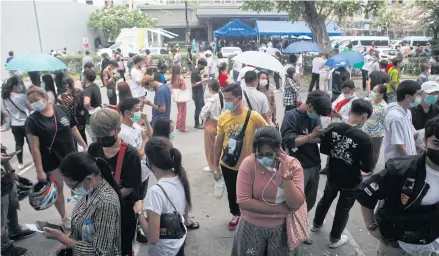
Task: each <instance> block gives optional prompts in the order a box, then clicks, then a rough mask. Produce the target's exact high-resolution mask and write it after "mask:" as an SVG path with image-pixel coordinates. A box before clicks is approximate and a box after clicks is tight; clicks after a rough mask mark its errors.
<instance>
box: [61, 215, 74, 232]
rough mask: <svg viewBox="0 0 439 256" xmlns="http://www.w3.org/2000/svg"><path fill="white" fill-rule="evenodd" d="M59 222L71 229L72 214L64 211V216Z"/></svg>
mask: <svg viewBox="0 0 439 256" xmlns="http://www.w3.org/2000/svg"><path fill="white" fill-rule="evenodd" d="M61 223H62V225H63V226H64V227H65V228H66V229H72V216H70V214H68V213H66V215H65V216H64V218H62V219H61Z"/></svg>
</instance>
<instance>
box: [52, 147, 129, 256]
mask: <svg viewBox="0 0 439 256" xmlns="http://www.w3.org/2000/svg"><path fill="white" fill-rule="evenodd" d="M59 170H60V171H61V174H62V178H63V179H64V182H65V183H66V185H67V187H69V188H70V189H71V190H72V192H73V194H75V195H76V196H77V197H78V198H79V199H78V202H77V203H76V205H75V207H74V208H73V211H72V230H71V232H70V235H66V234H64V233H63V232H61V231H59V230H56V229H51V228H47V227H46V228H43V230H44V233H43V234H44V236H45V237H46V238H49V239H54V240H58V241H59V242H60V243H61V245H60V246H58V248H57V251H59V250H61V249H65V250H71V251H72V253H73V255H90V256H91V255H121V199H122V196H121V194H120V190H119V187H118V186H117V184H116V182H115V181H114V179H113V177H112V176H111V169H110V166H108V164H107V163H106V162H105V160H104V159H102V158H94V157H93V156H92V155H90V154H88V153H83V152H76V153H72V154H70V155H68V156H67V157H66V158H65V159H64V160H63V162H62V163H61V165H60V167H59ZM88 221H91V223H92V224H93V227H94V234H93V237H90V238H88V237H86V236H85V235H84V233H83V232H84V231H83V230H82V228H83V225H84V224H85V223H86V222H88ZM87 239H89V240H87Z"/></svg>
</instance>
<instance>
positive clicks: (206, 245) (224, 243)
mask: <svg viewBox="0 0 439 256" xmlns="http://www.w3.org/2000/svg"><path fill="white" fill-rule="evenodd" d="M302 85H305V81H303V82H302ZM356 86H357V95H358V96H359V97H363V96H364V92H363V91H362V90H361V89H359V88H360V87H361V85H360V81H356ZM307 89H308V88H307V85H306V86H302V89H301V91H303V92H301V98H302V100H305V99H306V94H307V93H306V91H307ZM105 95H106V93H105V89H102V96H103V100H104V101H107V99H106V97H105ZM148 98H149V99H153V93H152V92H149V94H148ZM281 99H282V95H281V93H276V100H277V107H278V111H277V116H278V120H279V121H281V120H282V118H283V106H282V101H281ZM194 108H195V107H194V103H193V102H192V101H191V102H188V111H187V113H188V114H187V127H188V128H189V129H190V131H189V132H187V133H181V132H178V131H177V136H176V138H175V140H174V146H175V147H176V148H178V149H179V150H180V151H181V152H182V154H183V162H184V163H183V164H184V167H185V169H186V171H187V173H188V178H189V181H190V184H191V190H192V201H193V210H192V212H190V214H189V216H190V217H193V220H196V221H198V222H199V223H200V226H201V227H200V229H199V230H191V231H189V233H188V235H187V241H186V248H185V252H186V255H188V256H226V255H230V252H231V248H232V244H233V236H234V232H231V231H229V230H228V229H227V223H228V222H229V221H230V219H231V215H230V213H229V208H228V204H227V196H224V197H223V198H222V199H221V200H217V199H215V197H214V194H213V192H214V180H213V178H212V174H211V173H206V172H204V171H203V168H204V167H205V166H206V165H207V162H206V160H205V154H204V144H203V131H202V130H196V129H194V128H192V127H193V125H194V121H193V117H192V116H193V113H194ZM145 110H146V112H147V113H149V114H150V113H151V110H150V109H145ZM176 115H177V108H176V104H175V103H173V104H172V111H171V118H173V119H176ZM329 122H330V120H329V118H323V123H324V126H327V125H328V124H329ZM2 143H3V144H4V145H5V146H6V147H7V148H8V150H9V152H11V151H13V150H14V148H15V146H14V145H15V144H14V139H13V136H12V133H11V132H10V131H8V132H4V133H2ZM12 161H13V162H12V164H13V166H14V167H15V166H16V164H17V162H16V158H14V159H13V160H12ZM24 161H25V163H26V164H27V165H30V166H29V167H28V168H26V169H25V170H23V171H18V173H20V174H22V175H23V176H24V177H26V178H29V179H31V180H34V181H35V180H36V173H35V169H34V168H33V166H32V165H31V164H32V157H31V155H30V153H29V150H28V147H27V146H25V147H24ZM325 163H326V157H325V156H323V155H322V165H324V164H325ZM383 166H384V163H383V156H382V152H381V157H380V160H379V163H378V165H377V169H378V170H380V169H381V168H382V167H383ZM153 179H154V178H153ZM325 182H326V176H323V175H321V176H320V184H319V194H318V200H319V199H320V197H321V196H322V193H323V189H324V186H325ZM154 183H155V180H152V181H151V182H150V185H151V184H154ZM64 188H65V187H64ZM64 193H65V195H66V197H68V196H69V195H70V191H69V190H68V189H67V188H65V191H64ZM335 205H336V201H334V203H333V206H332V207H331V209H330V211H329V213H328V216H327V218H326V220H327V222H326V225H325V226H324V227H323V228H322V229H321V231H320V232H319V233H311V237H312V239H313V241H314V244H313V245H302V246H301V247H300V250H301V252H300V255H304V256H305V255H306V256H308V255H309V256H312V255H314V256H316V255H327V256H329V255H334V256H335V255H339V256H352V255H357V256H365V255H376V246H377V241H376V239H374V238H373V237H372V236H370V235H369V234H368V232H367V230H366V228H365V226H364V223H363V219H362V215H361V211H360V206H359V204H358V203H355V205H354V207H353V208H352V210H351V214H350V218H349V221H348V223H347V227H346V229H345V231H344V234H346V235H348V237H349V242H348V243H347V244H345V245H344V246H342V247H340V248H338V249H330V248H329V247H328V239H329V232H330V229H331V226H332V220H333V216H334V210H335ZM67 208H68V210H69V211H71V208H72V206H71V205H69V204H67ZM314 209H315V207H314ZM313 217H314V211H311V212H310V213H309V221H310V223H311V222H312V219H313ZM19 220H20V223H21V224H25V223H34V222H35V221H37V220H40V221H49V222H51V223H60V216H59V215H58V213H57V211H56V209H55V207H51V208H49V209H47V210H44V211H35V210H34V209H33V208H31V207H30V206H29V203H28V200H27V199H26V200H24V201H22V202H21V210H20V211H19ZM16 245H17V246H22V247H25V248H27V249H28V250H29V255H52V254H53V252H54V249H55V247H56V245H57V243H56V242H55V241H52V240H47V239H45V237H44V236H43V235H41V234H36V235H34V236H32V237H30V238H27V239H24V240H22V241H18V242H16ZM135 248H136V252H137V253H136V255H148V253H147V250H146V246H143V245H142V246H140V245H138V244H136V245H135Z"/></svg>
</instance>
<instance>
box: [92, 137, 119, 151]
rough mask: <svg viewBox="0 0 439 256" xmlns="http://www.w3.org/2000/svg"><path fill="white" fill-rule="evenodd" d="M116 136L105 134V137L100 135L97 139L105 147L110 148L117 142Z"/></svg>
mask: <svg viewBox="0 0 439 256" xmlns="http://www.w3.org/2000/svg"><path fill="white" fill-rule="evenodd" d="M116 139H117V138H116V136H115V135H113V136H105V137H98V138H96V141H97V142H98V143H99V144H101V146H102V147H104V148H109V147H111V146H113V145H114V143H116Z"/></svg>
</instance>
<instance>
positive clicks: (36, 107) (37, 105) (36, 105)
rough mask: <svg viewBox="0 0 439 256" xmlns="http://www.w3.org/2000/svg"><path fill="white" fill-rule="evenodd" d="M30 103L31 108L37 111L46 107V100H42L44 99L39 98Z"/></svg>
mask: <svg viewBox="0 0 439 256" xmlns="http://www.w3.org/2000/svg"><path fill="white" fill-rule="evenodd" d="M30 105H31V107H32V109H33V110H35V111H38V112H41V111H43V110H44V109H46V102H44V99H40V100H39V101H36V102H33V103H31V104H30Z"/></svg>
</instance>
